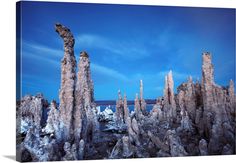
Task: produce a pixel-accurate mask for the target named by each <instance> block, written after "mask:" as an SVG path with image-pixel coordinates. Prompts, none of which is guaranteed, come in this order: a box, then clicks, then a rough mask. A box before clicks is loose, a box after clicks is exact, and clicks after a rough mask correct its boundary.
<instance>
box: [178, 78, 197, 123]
mask: <svg viewBox="0 0 236 163" xmlns="http://www.w3.org/2000/svg"><path fill="white" fill-rule="evenodd" d="M177 90H178V96H177V97H178V100H179V101H178V102H179V106H180V109H181V110H186V111H188V113H189V117H190V119H191V120H194V119H195V117H196V107H197V104H196V92H195V85H194V83H193V80H192V77H191V76H190V77H189V78H188V82H187V83H183V84H181V85H180V86H179V87H178V88H177Z"/></svg>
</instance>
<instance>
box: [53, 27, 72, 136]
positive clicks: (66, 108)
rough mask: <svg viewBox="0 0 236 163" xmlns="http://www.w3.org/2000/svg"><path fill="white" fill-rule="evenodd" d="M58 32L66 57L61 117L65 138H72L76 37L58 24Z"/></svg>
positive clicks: (64, 58) (63, 61)
mask: <svg viewBox="0 0 236 163" xmlns="http://www.w3.org/2000/svg"><path fill="white" fill-rule="evenodd" d="M55 29H56V32H57V33H58V34H59V35H60V37H61V38H62V39H63V41H64V57H63V59H62V60H61V88H60V94H59V99H60V106H59V108H60V118H61V122H60V123H61V126H63V127H62V130H63V131H62V132H61V133H63V138H62V139H65V140H70V139H71V137H72V135H71V133H72V131H73V128H72V114H73V109H74V103H75V98H74V89H75V80H76V59H75V56H74V43H75V40H74V37H73V34H72V33H71V32H70V29H68V28H67V27H65V26H63V25H61V24H56V25H55Z"/></svg>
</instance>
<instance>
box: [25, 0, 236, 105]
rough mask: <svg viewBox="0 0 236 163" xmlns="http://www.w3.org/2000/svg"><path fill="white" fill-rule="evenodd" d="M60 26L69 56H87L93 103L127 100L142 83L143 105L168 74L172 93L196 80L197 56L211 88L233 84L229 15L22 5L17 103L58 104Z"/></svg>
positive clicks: (228, 12) (232, 21)
mask: <svg viewBox="0 0 236 163" xmlns="http://www.w3.org/2000/svg"><path fill="white" fill-rule="evenodd" d="M57 22H60V23H62V24H63V25H65V26H67V27H68V28H70V29H71V31H72V32H73V34H74V37H75V40H76V43H75V55H76V59H77V61H78V56H79V53H80V51H82V50H85V51H87V52H88V54H89V56H90V61H91V71H92V79H93V81H94V87H95V99H96V100H104V99H107V100H108V99H116V98H117V91H118V89H120V90H121V92H122V93H124V92H126V94H127V97H128V99H129V100H133V99H134V98H135V93H137V92H138V91H139V80H140V79H142V80H143V84H144V97H145V98H156V97H158V96H161V95H162V94H163V88H164V76H165V75H166V74H167V73H168V71H169V70H172V71H173V78H174V82H175V89H176V87H177V86H178V85H179V84H180V83H182V82H184V81H186V79H187V77H188V76H189V75H192V76H193V78H194V79H197V78H198V79H200V80H201V62H202V57H201V54H202V52H204V51H208V52H211V53H212V57H213V64H214V68H215V80H216V83H218V84H220V85H228V83H229V80H230V79H234V74H235V72H234V70H235V68H234V64H235V38H234V37H235V10H234V9H213V8H182V7H158V6H135V5H104V4H75V3H47V2H22V38H21V42H22V95H25V94H32V95H35V94H36V93H37V92H42V93H43V94H44V96H45V97H46V98H47V99H49V100H52V99H56V100H57V101H58V93H59V88H60V61H61V59H62V57H63V41H62V39H61V38H59V36H58V34H57V33H56V32H55V29H54V24H55V23H57Z"/></svg>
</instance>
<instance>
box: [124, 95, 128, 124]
mask: <svg viewBox="0 0 236 163" xmlns="http://www.w3.org/2000/svg"><path fill="white" fill-rule="evenodd" d="M123 104H124V121H125V123H127V118H128V117H129V108H128V106H127V97H126V94H124V103H123Z"/></svg>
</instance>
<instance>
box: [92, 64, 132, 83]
mask: <svg viewBox="0 0 236 163" xmlns="http://www.w3.org/2000/svg"><path fill="white" fill-rule="evenodd" d="M91 69H92V71H93V72H98V73H102V74H104V75H107V76H109V77H112V78H115V79H119V80H122V81H128V80H129V79H128V77H126V76H125V75H124V74H122V73H120V72H118V71H117V70H114V69H112V68H108V67H105V66H101V65H98V64H95V63H91Z"/></svg>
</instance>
